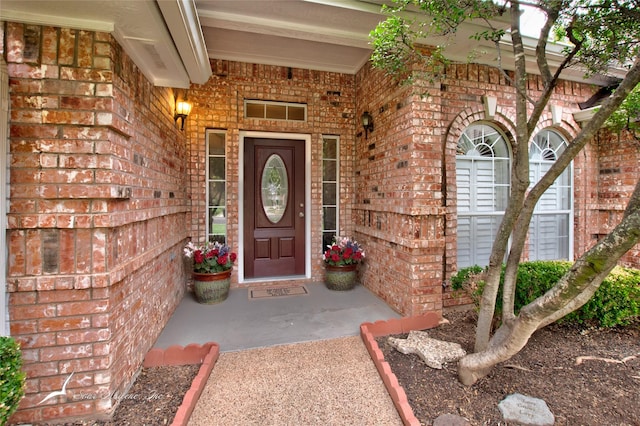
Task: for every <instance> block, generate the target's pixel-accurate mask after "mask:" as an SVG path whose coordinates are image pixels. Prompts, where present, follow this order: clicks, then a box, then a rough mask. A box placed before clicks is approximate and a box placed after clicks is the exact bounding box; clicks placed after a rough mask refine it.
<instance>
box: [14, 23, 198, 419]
mask: <svg viewBox="0 0 640 426" xmlns="http://www.w3.org/2000/svg"><path fill="white" fill-rule="evenodd" d="M2 27H3V37H2V40H3V41H4V43H3V45H2V50H3V54H4V55H5V57H6V58H7V63H8V70H9V75H10V93H11V126H10V153H11V157H10V167H11V168H10V183H11V186H10V210H9V217H8V227H9V232H8V245H9V253H8V255H9V261H8V279H7V282H8V291H9V303H10V327H11V334H12V335H14V336H15V337H16V338H17V339H18V341H19V342H20V343H21V345H22V349H23V355H24V360H25V370H26V372H27V389H26V397H25V398H24V400H23V401H22V404H21V409H20V411H18V412H17V413H16V415H15V416H14V417H13V421H16V422H22V421H25V422H41V421H48V420H53V419H57V418H63V417H78V416H79V417H82V416H94V415H100V414H107V413H109V412H110V411H111V410H112V409H113V407H114V406H115V404H116V403H117V401H116V400H115V399H113V398H110V397H109V395H113V394H114V393H116V394H117V393H119V394H122V393H123V391H124V390H125V389H126V388H127V387H128V385H129V384H130V383H131V381H132V378H133V376H134V374H135V373H136V371H137V370H138V368H139V366H140V365H141V362H142V359H143V357H144V355H145V354H146V352H147V351H148V350H149V348H150V347H151V346H152V344H153V342H154V341H155V339H156V338H157V336H158V334H159V333H160V331H161V329H162V327H163V325H164V324H165V323H166V321H167V319H168V317H169V316H170V314H171V313H172V311H173V309H174V308H175V306H176V305H177V303H178V301H179V300H180V299H181V297H182V295H183V293H184V287H185V286H184V283H185V280H186V276H185V268H184V264H183V261H182V253H181V248H182V245H183V244H184V242H185V238H186V235H187V232H186V230H187V227H186V212H187V209H188V201H187V198H186V190H185V188H186V186H187V178H186V172H187V167H186V164H187V163H186V160H187V155H186V154H187V151H186V143H185V138H184V135H183V134H182V133H181V132H179V131H178V130H176V129H175V127H174V123H173V119H172V113H173V110H172V109H173V104H174V101H173V93H172V92H171V90H168V89H162V88H154V87H153V85H152V84H151V83H150V82H148V81H147V80H146V78H145V77H144V76H143V75H142V74H141V73H140V71H139V70H138V69H137V68H136V67H135V65H134V64H133V63H132V61H131V60H130V59H129V58H128V57H127V55H126V54H125V53H124V52H123V51H122V50H121V48H120V47H119V46H118V45H117V43H116V42H115V41H114V40H113V38H112V37H111V36H110V35H108V34H102V33H93V32H87V31H76V30H69V29H60V28H52V27H40V26H33V25H22V24H15V23H2ZM72 372H73V373H74V374H73V377H72V378H71V380H70V382H69V384H68V386H67V390H68V391H69V392H68V394H67V398H64V397H57V398H54V399H52V400H49V401H47V402H45V403H43V404H40V402H41V401H42V400H43V399H44V397H45V396H46V395H47V394H48V393H49V392H51V391H56V390H60V389H61V387H62V384H63V382H64V381H65V380H66V379H67V377H68V376H69V375H70V374H71V373H72Z"/></svg>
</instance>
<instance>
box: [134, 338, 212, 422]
mask: <svg viewBox="0 0 640 426" xmlns="http://www.w3.org/2000/svg"><path fill="white" fill-rule="evenodd" d="M219 356H220V347H219V346H218V344H217V343H213V342H209V343H205V344H203V345H198V344H191V345H187V346H185V347H182V346H179V345H174V346H169V347H168V348H167V349H158V348H154V349H152V350H150V351H149V353H147V355H146V356H145V358H144V362H143V363H142V366H143V367H160V366H168V365H188V364H201V365H200V370H198V374H197V375H196V377H195V378H194V379H193V382H191V387H190V388H189V390H188V391H187V393H186V394H185V395H184V398H183V399H182V404H180V407H179V408H178V411H177V412H176V415H175V417H174V418H173V422H172V423H171V426H186V425H187V423H188V422H189V418H191V414H192V413H193V409H194V408H195V406H196V404H197V403H198V399H199V398H200V395H201V394H202V391H203V390H204V387H205V385H206V384H207V380H209V375H210V374H211V370H213V366H214V365H215V364H216V361H217V360H218V357H219Z"/></svg>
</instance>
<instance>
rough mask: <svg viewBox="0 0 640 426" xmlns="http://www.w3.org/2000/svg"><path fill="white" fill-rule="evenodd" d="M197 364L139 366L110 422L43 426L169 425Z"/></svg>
mask: <svg viewBox="0 0 640 426" xmlns="http://www.w3.org/2000/svg"><path fill="white" fill-rule="evenodd" d="M199 370H200V365H199V364H196V365H179V366H166V367H151V368H143V369H142V370H141V371H140V374H139V375H138V377H137V378H136V381H135V382H134V384H133V385H132V386H131V388H130V389H129V391H128V392H127V393H126V395H122V396H119V398H120V404H119V405H118V407H117V409H116V412H115V413H114V415H113V418H112V420H110V421H77V422H71V423H56V424H52V423H48V424H46V425H47V426H145V425H146V426H151V425H153V426H156V425H170V424H171V422H172V421H173V418H174V417H175V415H176V412H177V411H178V408H179V407H180V404H182V399H183V398H184V395H185V394H186V393H187V391H188V390H189V388H190V387H191V382H192V381H193V379H194V378H195V377H196V375H197V374H198V371H199Z"/></svg>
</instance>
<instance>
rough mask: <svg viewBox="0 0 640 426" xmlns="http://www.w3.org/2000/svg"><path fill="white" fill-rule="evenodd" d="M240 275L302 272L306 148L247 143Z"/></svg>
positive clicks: (247, 140)
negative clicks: (242, 268)
mask: <svg viewBox="0 0 640 426" xmlns="http://www.w3.org/2000/svg"><path fill="white" fill-rule="evenodd" d="M244 142H245V143H244V146H245V156H244V212H245V213H244V218H245V219H244V229H245V232H244V259H245V260H244V275H245V278H263V277H281V276H287V275H304V273H305V217H304V214H305V205H304V202H305V193H304V191H305V169H304V168H305V152H304V150H305V143H304V141H302V140H280V139H262V138H260V139H259V138H245V140H244Z"/></svg>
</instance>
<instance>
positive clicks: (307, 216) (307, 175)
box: [237, 131, 311, 284]
mask: <svg viewBox="0 0 640 426" xmlns="http://www.w3.org/2000/svg"><path fill="white" fill-rule="evenodd" d="M245 138H262V139H297V140H300V139H302V140H304V143H305V159H304V162H305V166H304V170H305V171H304V180H305V188H304V228H305V229H304V234H305V262H304V263H305V274H304V276H302V277H301V276H293V277H291V276H287V277H283V278H281V279H280V278H278V277H276V278H273V277H270V278H268V279H266V280H268V281H286V280H292V279H300V278H311V135H309V134H303V133H271V132H253V131H241V132H240V142H239V148H238V151H239V152H238V263H237V267H238V283H240V284H243V283H252V282H264V281H265V279H264V278H255V279H253V278H252V279H245V277H244V140H245Z"/></svg>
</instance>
